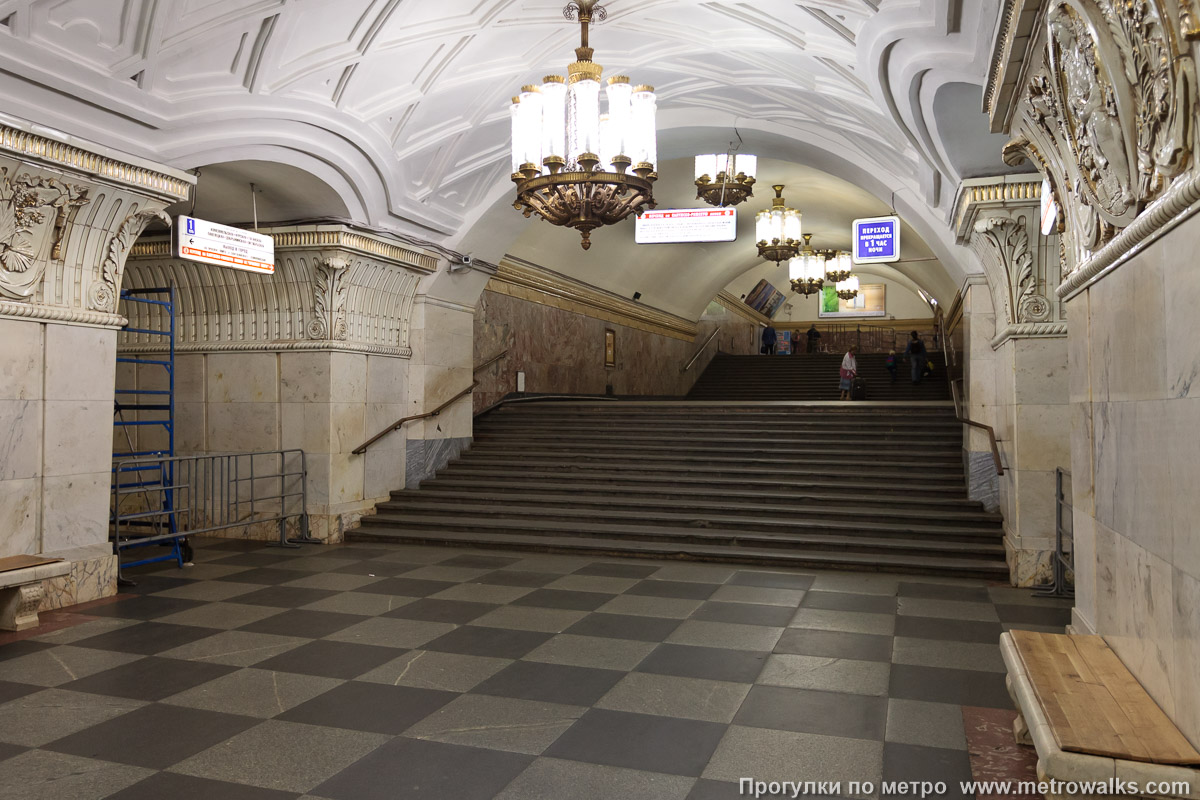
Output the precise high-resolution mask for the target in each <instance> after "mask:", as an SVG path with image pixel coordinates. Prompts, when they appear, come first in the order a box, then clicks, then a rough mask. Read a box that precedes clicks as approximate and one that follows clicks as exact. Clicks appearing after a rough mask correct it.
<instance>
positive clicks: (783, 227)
mask: <svg viewBox="0 0 1200 800" xmlns="http://www.w3.org/2000/svg"><path fill="white" fill-rule="evenodd" d="M771 188H772V189H774V190H775V197H774V198H772V200H771V207H770V208H768V209H765V210H763V211H760V212H758V214H756V215H755V217H754V233H755V238H756V239H757V242H758V255H759V256H760V257H762V258H765V259H766V260H768V261H774V262H775V263H776V264H778V263H780V262H783V261H787V260H788V259H790V258H792V257H794V256H795V255H796V253H797V252H799V250H800V212H799V211H797V210H796V209H794V208H788V207H787V202H786V201H785V200H784V199H783V185H782V184H775V185H774V186H772V187H771Z"/></svg>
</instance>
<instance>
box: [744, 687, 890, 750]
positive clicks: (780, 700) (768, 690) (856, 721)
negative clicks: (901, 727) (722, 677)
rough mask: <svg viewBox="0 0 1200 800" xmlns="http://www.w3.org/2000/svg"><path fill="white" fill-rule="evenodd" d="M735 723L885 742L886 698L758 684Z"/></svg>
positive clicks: (747, 696) (749, 695) (746, 700)
mask: <svg viewBox="0 0 1200 800" xmlns="http://www.w3.org/2000/svg"><path fill="white" fill-rule="evenodd" d="M733 722H734V724H735V725H749V726H751V727H755V728H771V729H773V730H780V731H797V732H800V733H819V734H823V735H825V736H844V737H847V738H851V739H870V740H873V741H882V740H883V735H884V731H885V728H886V727H887V698H886V697H868V696H867V695H861V694H844V693H842V692H819V691H814V690H811V689H786V688H783V687H779V686H755V687H754V688H752V689H751V690H750V693H749V694H748V695H746V699H745V701H743V703H742V707H741V709H739V710H738V713H737V716H736V717H734V718H733Z"/></svg>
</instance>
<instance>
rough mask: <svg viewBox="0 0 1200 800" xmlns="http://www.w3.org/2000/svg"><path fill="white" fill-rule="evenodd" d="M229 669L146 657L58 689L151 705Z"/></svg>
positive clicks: (230, 670)
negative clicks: (142, 701)
mask: <svg viewBox="0 0 1200 800" xmlns="http://www.w3.org/2000/svg"><path fill="white" fill-rule="evenodd" d="M233 669H234V668H233V667H228V666H225V665H223V664H204V663H200V662H197V661H182V660H179V659H173V658H161V657H159V656H150V657H148V658H142V659H139V660H137V661H131V662H130V663H128V664H123V665H121V666H119V667H113V668H112V669H108V670H105V671H104V672H97V673H96V674H94V675H89V676H88V677H86V678H80V679H79V680H77V681H71V682H70V683H64V684H62V685H61V686H60V688H62V689H68V690H70V691H73V692H91V693H92V694H103V695H109V696H111V697H127V698H129V699H131V700H146V701H154V700H162V699H163V698H164V697H170V696H171V695H173V694H176V693H178V692H182V691H184V690H185V689H190V688H192V687H193V686H199V685H200V684H202V683H207V682H208V681H211V680H215V679H217V678H219V677H221V676H222V675H226V674H228V673H230V672H232V671H233Z"/></svg>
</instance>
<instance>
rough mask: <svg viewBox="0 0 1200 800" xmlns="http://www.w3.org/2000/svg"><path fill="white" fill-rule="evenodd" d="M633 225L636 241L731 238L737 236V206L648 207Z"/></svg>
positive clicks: (696, 240)
mask: <svg viewBox="0 0 1200 800" xmlns="http://www.w3.org/2000/svg"><path fill="white" fill-rule="evenodd" d="M635 226H636V227H635V232H634V241H635V242H637V243H638V244H674V243H677V242H732V241H733V240H735V239H737V209H736V208H659V209H650V210H649V211H643V212H642V213H641V214H640V215H639V216H638V218H637V222H636V223H635Z"/></svg>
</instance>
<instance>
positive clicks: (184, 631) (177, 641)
mask: <svg viewBox="0 0 1200 800" xmlns="http://www.w3.org/2000/svg"><path fill="white" fill-rule="evenodd" d="M216 632H217V631H216V630H215V629H213V628H197V627H194V626H191V625H164V624H162V623H160V622H143V623H141V624H139V625H130V626H128V627H120V628H116V629H115V630H110V631H107V632H105V633H100V634H97V635H95V636H89V637H87V638H86V639H79V640H78V641H76V642H75V645H76V646H77V647H92V648H95V649H97V650H114V651H116V652H118V653H134V654H138V655H144V656H149V655H154V654H155V653H161V652H163V651H164V650H170V649H171V648H172V647H179V646H180V645H184V644H187V643H189V642H194V641H197V640H199V639H203V638H204V637H206V636H212V635H213V634H215V633H216Z"/></svg>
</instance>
